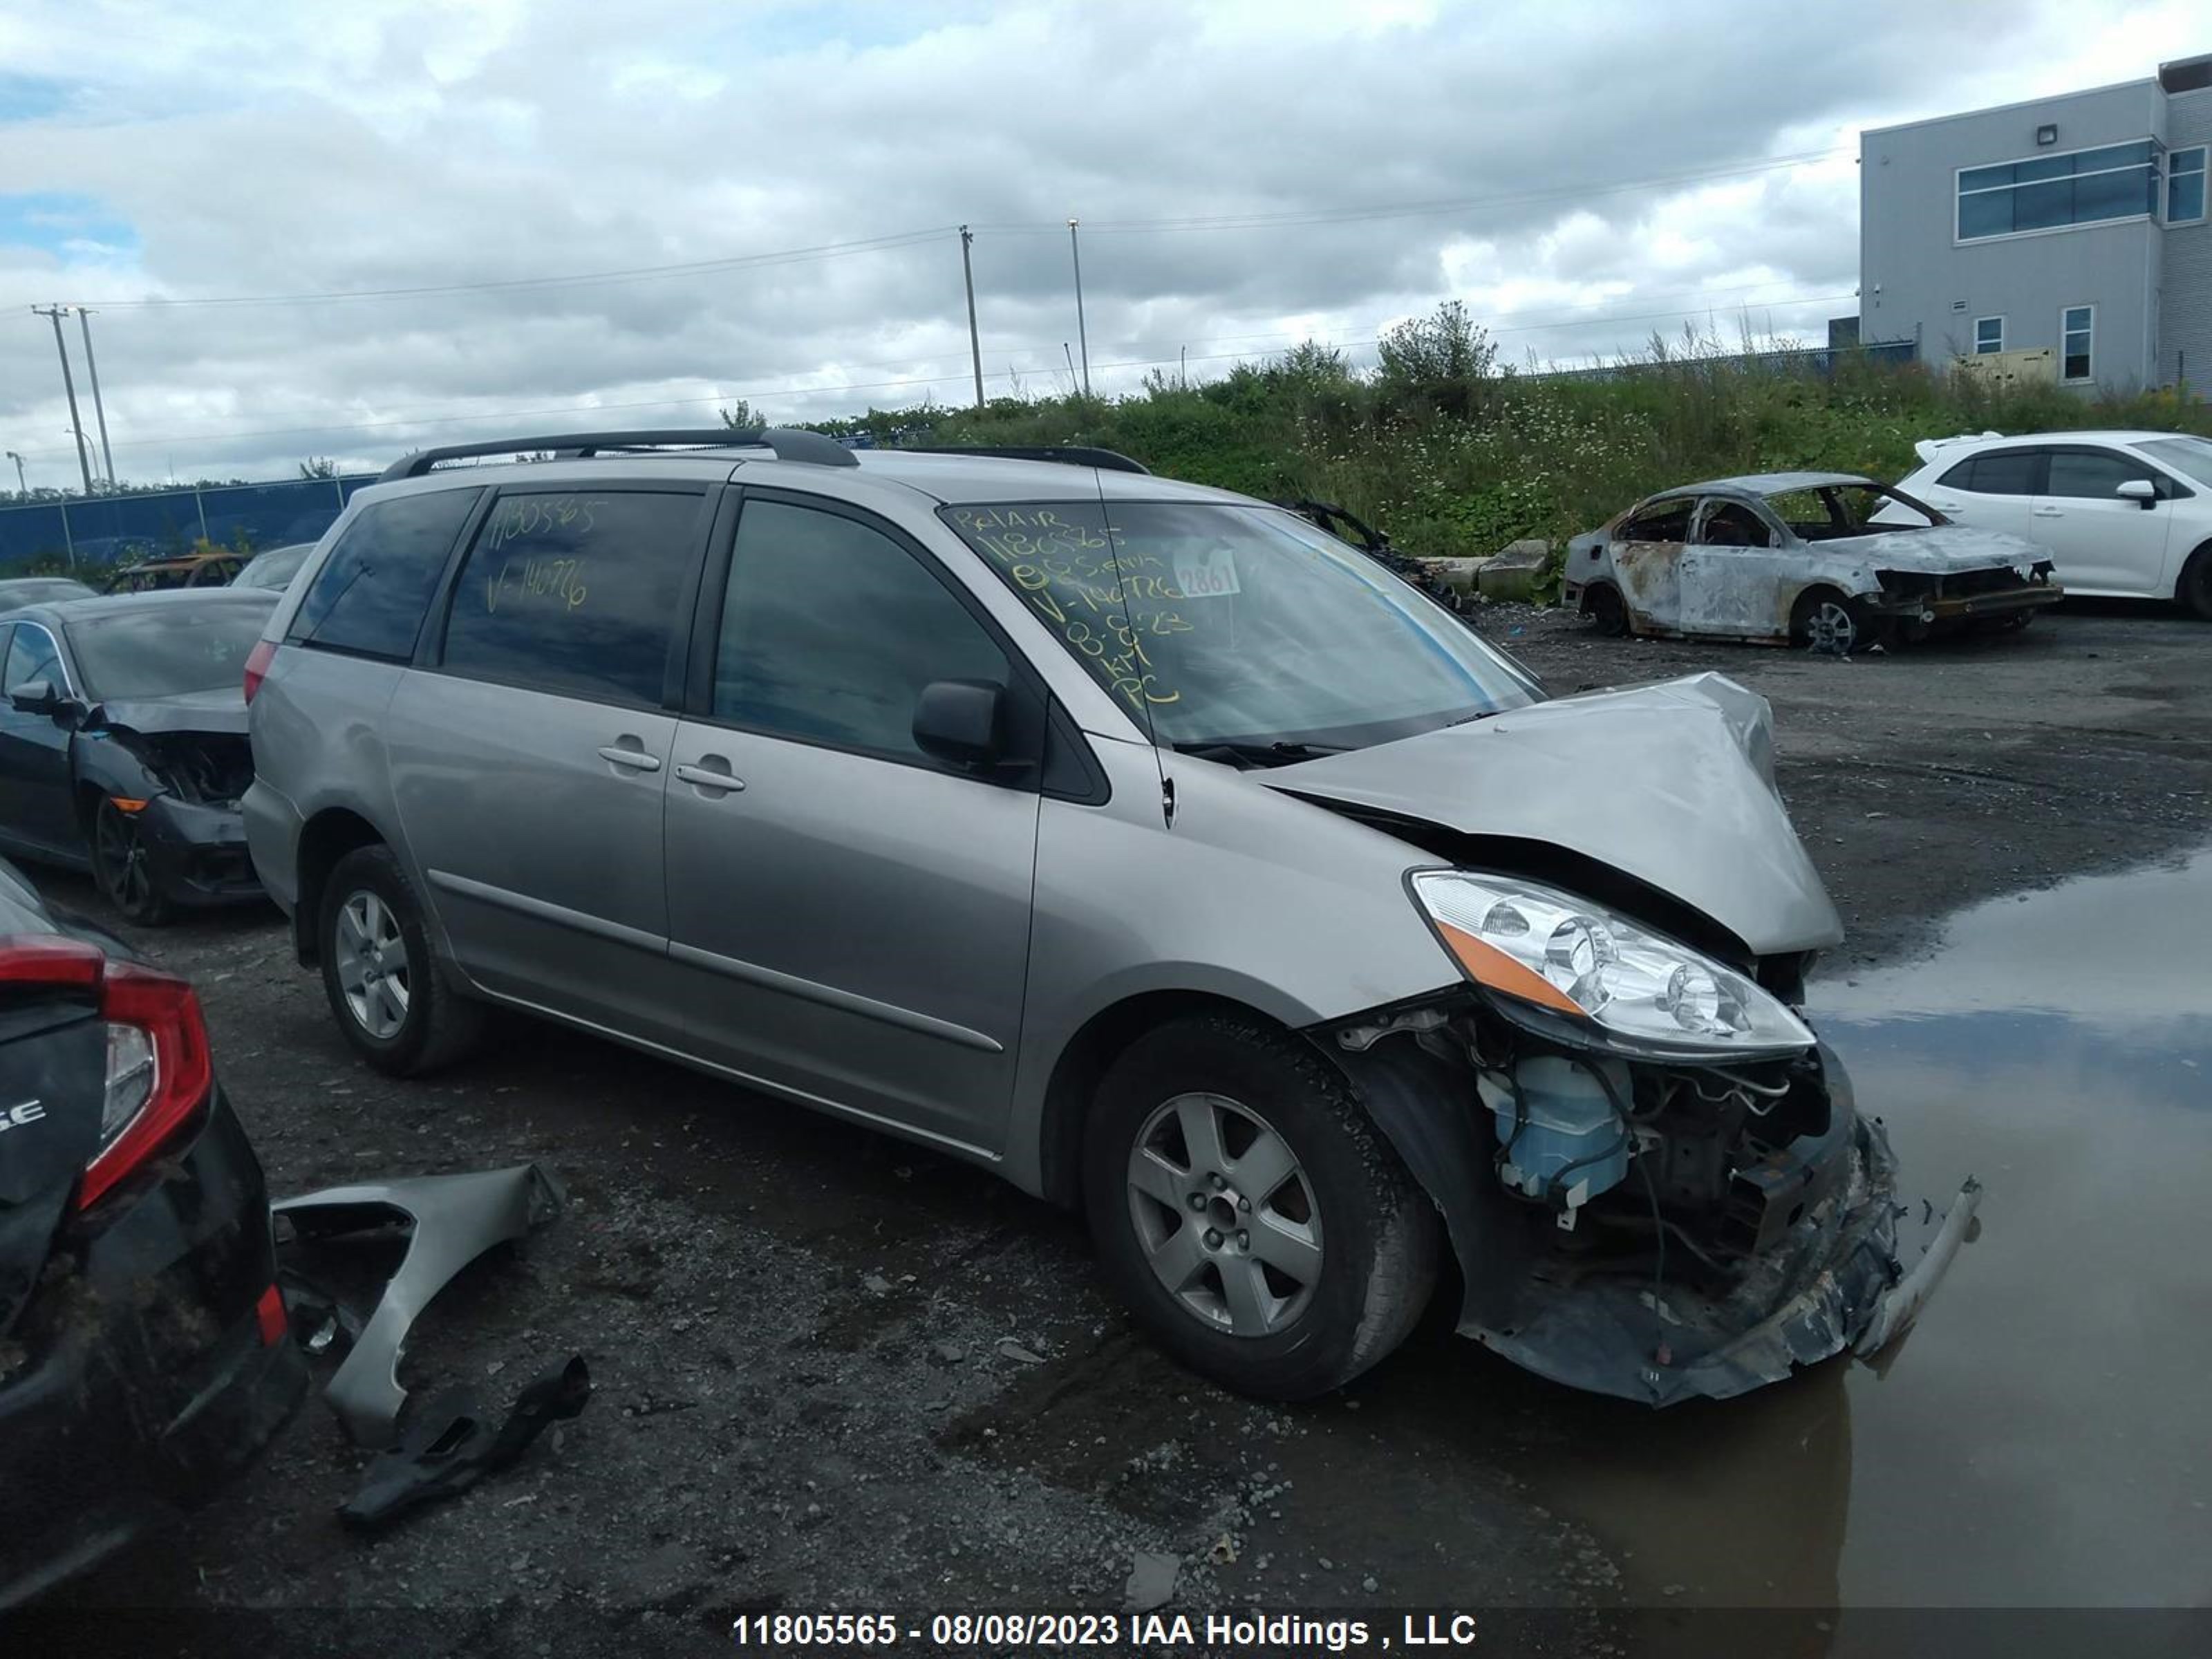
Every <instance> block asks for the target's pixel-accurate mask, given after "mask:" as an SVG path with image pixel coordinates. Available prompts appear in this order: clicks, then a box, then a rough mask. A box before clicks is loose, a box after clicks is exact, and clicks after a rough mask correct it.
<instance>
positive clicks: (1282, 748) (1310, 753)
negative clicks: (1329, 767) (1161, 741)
mask: <svg viewBox="0 0 2212 1659" xmlns="http://www.w3.org/2000/svg"><path fill="white" fill-rule="evenodd" d="M1175 750H1176V753H1177V754H1178V755H1195V756H1197V757H1199V758H1200V760H1214V761H1225V762H1227V763H1230V764H1231V765H1234V766H1289V765H1292V764H1294V763H1297V762H1298V761H1306V760H1318V759H1320V758H1321V757H1322V756H1323V755H1341V754H1344V753H1346V747H1345V745H1344V744H1334V743H1282V742H1275V743H1231V742H1225V741H1220V740H1218V739H1207V740H1205V741H1201V742H1196V743H1179V744H1176V745H1175Z"/></svg>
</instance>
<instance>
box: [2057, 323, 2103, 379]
mask: <svg viewBox="0 0 2212 1659" xmlns="http://www.w3.org/2000/svg"><path fill="white" fill-rule="evenodd" d="M2096 331H2097V307H2094V306H2069V307H2066V309H2065V310H2064V311H2063V312H2061V313H2059V317H2058V362H2059V368H2058V378H2059V379H2060V380H2088V379H2090V378H2091V374H2090V366H2091V358H2090V349H2089V348H2090V344H2091V342H2092V341H2093V338H2094V337H2095V335H2096Z"/></svg>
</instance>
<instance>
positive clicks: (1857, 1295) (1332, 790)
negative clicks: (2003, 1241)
mask: <svg viewBox="0 0 2212 1659" xmlns="http://www.w3.org/2000/svg"><path fill="white" fill-rule="evenodd" d="M1486 726H1487V727H1489V728H1490V731H1489V732H1488V733H1487V734H1486V733H1485V732H1484V727H1486ZM1662 733H1663V736H1662ZM1423 744H1428V745H1429V750H1430V752H1428V753H1427V754H1425V755H1424V754H1421V753H1419V752H1418V751H1419V750H1420V749H1421V748H1422V746H1423ZM1446 744H1453V745H1455V750H1453V751H1452V752H1450V753H1449V755H1448V754H1447V752H1446V750H1445V747H1444V745H1446ZM1396 747H1397V748H1398V749H1399V750H1400V751H1401V752H1400V753H1399V754H1398V755H1396V756H1390V755H1389V753H1388V751H1387V750H1370V751H1367V753H1366V755H1365V756H1345V757H1337V758H1334V759H1331V760H1327V761H1322V762H1319V763H1315V764H1313V765H1311V766H1307V767H1299V768H1292V769H1285V770H1284V771H1281V772H1278V773H1276V774H1273V775H1271V778H1270V781H1271V782H1273V783H1275V784H1276V785H1277V786H1278V787H1283V788H1285V789H1295V790H1296V791H1297V793H1300V794H1301V795H1303V796H1304V797H1305V798H1306V799H1310V800H1313V801H1315V802H1316V804H1322V805H1331V806H1333V807H1334V808H1335V809H1336V810H1338V811H1343V812H1346V814H1348V815H1350V816H1352V817H1357V818H1358V819H1359V820H1360V821H1362V822H1364V823H1369V824H1370V825H1371V826H1373V827H1376V828H1378V829H1387V830H1389V832H1390V833H1393V834H1395V835H1396V836H1400V837H1401V839H1404V840H1406V841H1408V842H1412V843H1413V844H1415V845H1417V846H1419V847H1420V848H1423V849H1424V850H1425V851H1428V852H1430V853H1431V854H1437V855H1438V856H1439V857H1440V858H1441V859H1443V860H1448V862H1445V863H1442V864H1439V865H1438V866H1434V867H1429V868H1422V869H1416V870H1414V871H1413V872H1411V873H1410V874H1409V875H1408V877H1407V898H1408V900H1409V902H1412V903H1413V905H1414V906H1415V907H1416V908H1418V909H1419V911H1420V912H1421V914H1422V915H1423V916H1424V917H1425V920H1426V921H1427V922H1428V924H1429V926H1430V927H1431V930H1432V931H1433V932H1434V933H1435V934H1436V937H1437V942H1438V944H1439V945H1440V946H1442V947H1443V950H1444V951H1445V952H1446V953H1447V954H1448V955H1449V957H1451V958H1452V959H1453V960H1454V961H1455V962H1456V963H1458V965H1459V967H1460V969H1461V970H1462V976H1463V982H1462V985H1461V986H1459V987H1455V988H1453V989H1451V990H1449V991H1445V992H1442V993H1438V994H1431V995H1429V996H1425V997H1420V998H1415V999H1413V1000H1410V1001H1407V1002H1404V1003H1401V1004H1398V1005H1395V1006H1389V1007H1386V1008H1383V1009H1380V1010H1376V1011H1373V1012H1369V1013H1366V1014H1363V1015H1360V1016H1358V1017H1357V1018H1352V1019H1350V1020H1343V1021H1337V1022H1334V1023H1332V1024H1329V1025H1328V1026H1327V1027H1326V1028H1324V1029H1321V1030H1316V1031H1314V1032H1312V1033H1311V1035H1312V1036H1314V1037H1315V1038H1316V1040H1317V1041H1319V1042H1322V1043H1323V1044H1324V1045H1326V1046H1327V1047H1328V1048H1330V1049H1331V1050H1332V1051H1333V1052H1334V1057H1335V1058H1336V1060H1338V1062H1339V1064H1340V1066H1342V1067H1343V1069H1344V1070H1345V1071H1346V1073H1347V1074H1348V1075H1349V1076H1350V1077H1351V1078H1352V1080H1353V1083H1354V1084H1355V1085H1356V1086H1357V1087H1358V1090H1359V1091H1360V1093H1361V1095H1362V1097H1363V1098H1364V1100H1365V1102H1366V1103H1367V1106H1368V1109H1369V1110H1370V1113H1371V1114H1372V1115H1374V1117H1375V1118H1376V1121H1378V1122H1379V1123H1380V1125H1381V1126H1382V1127H1383V1130H1384V1132H1385V1133H1387V1134H1388V1135H1389V1138H1390V1139H1391V1141H1392V1143H1393V1145H1394V1146H1395V1147H1396V1149H1397V1150H1398V1152H1399V1153H1400V1155H1401V1157H1402V1158H1404V1160H1405V1162H1406V1164H1407V1167H1408V1168H1409V1170H1411V1171H1412V1173H1413V1176H1415V1177H1416V1179H1418V1180H1419V1182H1421V1184H1422V1185H1423V1187H1424V1188H1425V1189H1426V1190H1427V1191H1428V1193H1429V1194H1430V1195H1431V1198H1432V1199H1433V1200H1435V1202H1436V1204H1437V1207H1438V1209H1439V1211H1440V1212H1442V1215H1443V1220H1444V1223H1445V1225H1446V1228H1447V1230H1448V1232H1449V1237H1450V1242H1451V1245H1452V1249H1453V1252H1454V1254H1455V1256H1456V1258H1457V1261H1458V1264H1459V1267H1460V1269H1461V1279H1462V1286H1463V1300H1462V1305H1461V1308H1460V1311H1459V1319H1458V1326H1459V1329H1460V1331H1461V1333H1462V1334H1465V1335H1468V1336H1472V1337H1474V1338H1475V1339H1477V1340H1480V1341H1481V1342H1482V1343H1484V1344H1485V1345H1486V1346H1489V1347H1491V1348H1492V1349H1494V1350H1496V1351H1497V1352H1499V1353H1500V1354H1502V1355H1504V1357H1506V1358H1510V1359H1511V1360H1513V1361H1515V1362H1516V1364H1521V1365H1522V1366H1525V1367H1526V1368H1528V1370H1534V1371H1536V1372H1538V1373H1539V1374H1541V1375H1543V1376H1548V1377H1551V1378H1553V1379H1555V1380H1557V1381H1559V1382H1561V1383H1566V1384H1569V1385H1571V1386H1573V1387H1576V1388H1579V1389H1589V1390H1592V1391H1595V1392H1598V1393H1602V1394H1608V1395H1618V1396H1620V1397H1622V1398H1625V1399H1629V1400H1635V1401H1644V1402H1645V1403H1648V1404H1650V1405H1653V1406H1663V1405H1669V1404H1673V1403H1674V1402H1676V1401H1681V1400H1685V1399H1690V1398H1694V1397H1698V1396H1705V1397H1708V1398H1715V1399H1723V1398H1727V1397H1729V1396H1730V1395H1738V1394H1742V1393H1745V1392H1747V1391H1748V1390H1750V1389H1755V1388H1759V1387H1760V1386H1762V1385H1764V1384H1765V1383H1771V1382H1776V1381H1779V1380H1780V1379H1781V1378H1783V1377H1784V1376H1788V1375H1789V1374H1790V1371H1791V1370H1793V1369H1795V1368H1796V1367H1798V1366H1801V1365H1807V1364H1813V1363H1815V1362H1817V1361H1819V1360H1821V1359H1825V1358H1828V1357H1830V1356H1832V1355H1834V1354H1837V1353H1840V1352H1844V1351H1846V1350H1852V1351H1856V1352H1861V1353H1866V1354H1871V1353H1872V1352H1875V1351H1876V1350H1877V1349H1879V1348H1881V1347H1882V1346H1887V1344H1888V1343H1889V1342H1890V1341H1892V1340H1894V1338H1895V1337H1896V1335H1897V1334H1899V1332H1901V1331H1902V1330H1903V1329H1904V1328H1905V1326H1907V1325H1908V1324H1909V1323H1910V1322H1911V1319H1912V1317H1913V1316H1914V1315H1915V1314H1916V1313H1917V1310H1918V1309H1919V1307H1920V1306H1921V1305H1922V1304H1923V1303H1924V1302H1925V1300H1926V1298H1927V1296H1928V1294H1929V1291H1930V1290H1932V1288H1933V1286H1934V1283H1935V1280H1936V1279H1937V1278H1938V1277H1940V1276H1941V1274H1942V1272H1943V1270H1944V1268H1945V1267H1947V1266H1948V1262H1949V1261H1950V1258H1951V1256H1952V1255H1953V1253H1954V1252H1955V1250H1956V1249H1957V1248H1958V1245H1959V1244H1960V1242H1961V1240H1962V1239H1963V1237H1964V1236H1965V1231H1966V1227H1967V1225H1968V1224H1969V1223H1970V1221H1971V1219H1972V1214H1973V1211H1974V1206H1975V1205H1976V1203H1977V1202H1978V1194H1979V1188H1978V1186H1977V1185H1976V1183H1974V1182H1972V1181H1968V1182H1966V1184H1965V1186H1964V1187H1963V1188H1961V1189H1960V1193H1959V1194H1958V1196H1957V1198H1956V1199H1955V1200H1954V1202H1953V1204H1952V1206H1951V1207H1950V1210H1949V1211H1948V1213H1945V1212H1938V1211H1937V1210H1936V1208H1935V1207H1934V1206H1929V1205H1924V1204H1915V1205H1911V1206H1905V1205H1904V1204H1901V1203H1900V1202H1899V1200H1898V1196H1897V1187H1896V1160H1895V1158H1894V1157H1893V1153H1892V1152H1891V1150H1890V1146H1889V1142H1888V1139H1887V1135H1886V1134H1885V1133H1884V1131H1883V1128H1882V1126H1881V1123H1880V1121H1878V1120H1876V1119H1872V1118H1869V1117H1866V1116H1863V1115H1861V1114H1860V1112H1859V1111H1858V1109H1857V1105H1856V1103H1855V1102H1854V1099H1853V1097H1852V1091H1851V1087H1850V1079H1849V1078H1848V1077H1847V1076H1846V1074H1845V1073H1844V1068H1843V1066H1842V1064H1841V1063H1840V1061H1839V1060H1838V1059H1837V1057H1836V1055H1835V1054H1834V1053H1833V1052H1832V1050H1831V1049H1830V1048H1828V1047H1827V1046H1826V1044H1825V1043H1823V1042H1820V1040H1819V1038H1818V1037H1817V1036H1816V1035H1815V1034H1814V1031H1813V1030H1812V1029H1811V1028H1810V1026H1809V1025H1808V1024H1807V1023H1806V1021H1805V1018H1804V1016H1803V1014H1802V1011H1801V1007H1800V1005H1801V1004H1802V1000H1803V978H1804V974H1805V972H1806V970H1807V969H1808V966H1809V963H1810V962H1811V959H1812V956H1813V953H1814V950H1815V949H1817V948H1818V947H1820V945H1826V944H1828V943H1832V942H1833V939H1835V938H1837V937H1839V936H1840V928H1839V927H1838V925H1837V924H1836V921H1835V919H1834V913H1833V910H1832V907H1830V906H1829V904H1828V902H1827V899H1826V893H1825V891H1823V890H1821V889H1820V884H1819V881H1818V878H1817V876H1815V875H1814V873H1813V872H1812V869H1811V866H1810V864H1809V862H1808V861H1807V860H1805V859H1804V856H1803V851H1802V847H1801V846H1800V845H1799V843H1798V842H1797V840H1796V835H1795V832H1794V830H1792V829H1790V826H1789V823H1788V817H1787V814H1786V812H1785V811H1784V809H1783V807H1782V804H1781V801H1780V798H1779V796H1778V794H1776V793H1775V792H1774V789H1773V786H1772V779H1771V759H1770V757H1771V743H1770V739H1769V732H1768V727H1767V713H1766V709H1765V704H1764V701H1763V700H1762V699H1759V698H1757V697H1755V696H1752V695H1751V694H1749V693H1747V692H1745V691H1743V690H1741V688H1740V687H1737V686H1735V685H1734V684H1731V683H1729V682H1727V681H1725V680H1720V679H1717V678H1714V677H1711V676H1704V677H1699V678H1696V679H1693V680H1689V681H1683V682H1677V683H1675V684H1672V685H1666V686H1653V687H1647V688H1643V689H1641V690H1635V691H1629V692H1617V693H1607V694H1603V695H1601V696H1591V697H1584V698H1572V699H1563V700H1560V701H1558V702H1551V703H1547V704H1542V705H1539V706H1537V707H1535V708H1529V709H1526V710H1522V711H1516V712H1515V713H1513V714H1507V715H1502V716H1499V717H1498V718H1497V719H1496V720H1494V721H1486V722H1483V723H1482V724H1481V725H1479V726H1474V727H1472V728H1468V729H1467V730H1466V731H1465V732H1440V733H1437V734H1435V737H1434V738H1433V739H1415V740H1413V742H1410V743H1408V744H1401V745H1396ZM1407 751H1414V752H1411V753H1408V752H1407ZM1409 761H1410V762H1411V763H1412V768H1411V769H1409V770H1408V771H1407V772H1406V774H1405V777H1406V779H1407V787H1409V788H1415V787H1417V788H1418V793H1419V796H1420V797H1421V805H1422V810H1421V811H1419V812H1418V813H1417V812H1416V811H1414V810H1413V799H1412V798H1411V796H1409V795H1401V794H1399V793H1398V792H1397V784H1396V782H1395V781H1394V779H1393V777H1392V775H1391V773H1392V772H1395V770H1396V769H1398V768H1401V767H1405V766H1407V763H1408V762H1409ZM1440 763H1441V764H1440ZM1386 768H1388V770H1386ZM1417 776H1418V777H1419V783H1418V785H1415V784H1414V783H1413V779H1414V778H1415V777H1417ZM1575 776H1579V777H1581V778H1583V779H1598V780H1603V784H1602V786H1601V787H1600V786H1585V787H1584V788H1583V789H1582V790H1580V791H1571V790H1568V789H1566V788H1565V787H1564V785H1565V781H1566V780H1567V779H1568V778H1571V777H1575ZM1610 799H1632V800H1636V801H1638V803H1639V805H1638V811H1637V813H1636V814H1635V816H1634V817H1632V818H1631V817H1625V816H1624V815H1621V814H1620V813H1617V812H1615V811H1612V810H1610V809H1609V808H1608V806H1607V805H1606V802H1607V800H1610Z"/></svg>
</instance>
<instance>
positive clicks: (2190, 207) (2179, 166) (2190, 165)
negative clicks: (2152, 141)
mask: <svg viewBox="0 0 2212 1659" xmlns="http://www.w3.org/2000/svg"><path fill="white" fill-rule="evenodd" d="M2204 150H2205V147H2204V146H2203V144H2199V145H2197V148H2196V149H2177V150H2172V151H2170V152H2168V154H2167V155H2166V223H2168V224H2169V225H2193V224H2196V223H2197V222H2200V221H2202V220H2203V217H2204Z"/></svg>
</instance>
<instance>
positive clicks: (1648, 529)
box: [1620, 501, 1692, 542]
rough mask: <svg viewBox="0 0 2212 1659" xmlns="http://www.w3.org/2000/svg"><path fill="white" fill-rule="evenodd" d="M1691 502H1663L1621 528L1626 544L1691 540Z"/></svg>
mask: <svg viewBox="0 0 2212 1659" xmlns="http://www.w3.org/2000/svg"><path fill="white" fill-rule="evenodd" d="M1691 507H1692V503H1691V502H1689V501H1662V502H1661V503H1660V504H1659V505H1658V506H1656V507H1648V508H1646V509H1645V510H1644V512H1643V513H1639V514H1638V516H1636V517H1635V518H1633V519H1631V520H1629V521H1628V522H1627V523H1626V524H1625V525H1623V526H1621V530H1620V539H1621V540H1622V541H1625V542H1681V541H1687V540H1688V539H1689V538H1690V508H1691Z"/></svg>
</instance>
